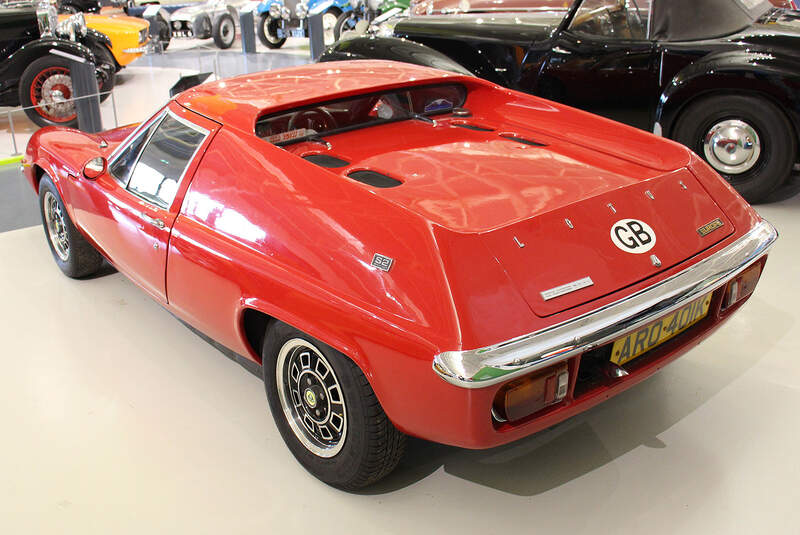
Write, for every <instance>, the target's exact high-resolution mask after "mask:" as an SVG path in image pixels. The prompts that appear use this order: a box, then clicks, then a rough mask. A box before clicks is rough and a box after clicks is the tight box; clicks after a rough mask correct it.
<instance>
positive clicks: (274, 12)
mask: <svg viewBox="0 0 800 535" xmlns="http://www.w3.org/2000/svg"><path fill="white" fill-rule="evenodd" d="M269 16H270V17H272V18H273V19H279V18H281V6H279V5H278V4H271V5H270V6H269Z"/></svg>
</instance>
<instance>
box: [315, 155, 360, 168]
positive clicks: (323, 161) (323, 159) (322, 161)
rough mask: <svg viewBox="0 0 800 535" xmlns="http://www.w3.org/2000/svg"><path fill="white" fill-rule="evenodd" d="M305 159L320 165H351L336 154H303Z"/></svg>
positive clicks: (328, 166) (329, 166) (332, 166)
mask: <svg viewBox="0 0 800 535" xmlns="http://www.w3.org/2000/svg"><path fill="white" fill-rule="evenodd" d="M303 159H304V160H306V161H309V162H311V163H313V164H316V165H318V166H320V167H327V168H335V167H345V166H346V165H350V162H348V161H345V160H342V159H341V158H337V157H336V156H330V155H328V154H309V155H308V156H303Z"/></svg>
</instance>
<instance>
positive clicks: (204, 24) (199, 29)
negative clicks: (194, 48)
mask: <svg viewBox="0 0 800 535" xmlns="http://www.w3.org/2000/svg"><path fill="white" fill-rule="evenodd" d="M212 33H213V30H212V28H211V17H209V16H208V13H201V14H200V15H198V16H197V17H196V18H195V19H194V21H193V22H192V34H194V37H195V38H196V39H208V38H209V37H211V34H212Z"/></svg>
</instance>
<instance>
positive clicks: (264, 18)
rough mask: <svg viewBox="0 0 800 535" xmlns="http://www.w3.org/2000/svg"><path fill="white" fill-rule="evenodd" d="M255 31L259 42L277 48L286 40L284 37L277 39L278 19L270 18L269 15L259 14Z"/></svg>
mask: <svg viewBox="0 0 800 535" xmlns="http://www.w3.org/2000/svg"><path fill="white" fill-rule="evenodd" d="M256 33H257V34H258V40H259V41H261V44H262V45H264V46H266V47H268V48H274V49H278V48H280V47H282V46H283V44H284V43H285V42H286V38H285V37H284V38H283V39H278V21H277V20H276V19H272V18H270V16H269V15H267V14H264V15H261V18H260V19H259V20H258V24H257V25H256Z"/></svg>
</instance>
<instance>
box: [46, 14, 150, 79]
mask: <svg viewBox="0 0 800 535" xmlns="http://www.w3.org/2000/svg"><path fill="white" fill-rule="evenodd" d="M82 16H83V19H84V21H85V23H86V26H87V27H88V28H90V29H92V30H95V31H97V32H99V33H101V34H103V35H105V36H106V37H108V42H102V43H101V42H96V43H93V44H92V46H91V50H92V53H93V54H94V55H95V57H96V58H101V62H102V63H111V64H114V65H115V67H116V72H119V70H120V69H122V68H123V67H125V66H126V65H128V64H129V63H131V62H132V61H133V60H135V59H136V58H138V57H140V56H141V55H142V54H144V53H145V52H146V51H147V49H148V44H149V42H150V35H149V32H150V24H149V23H148V22H147V21H146V20H143V19H140V18H136V17H127V16H125V15H117V16H113V17H108V16H105V15H96V14H92V13H89V14H83V15H82ZM69 17H70V16H69V15H59V17H58V20H59V22H60V23H61V22H64V21H66V20H68V19H69Z"/></svg>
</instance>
